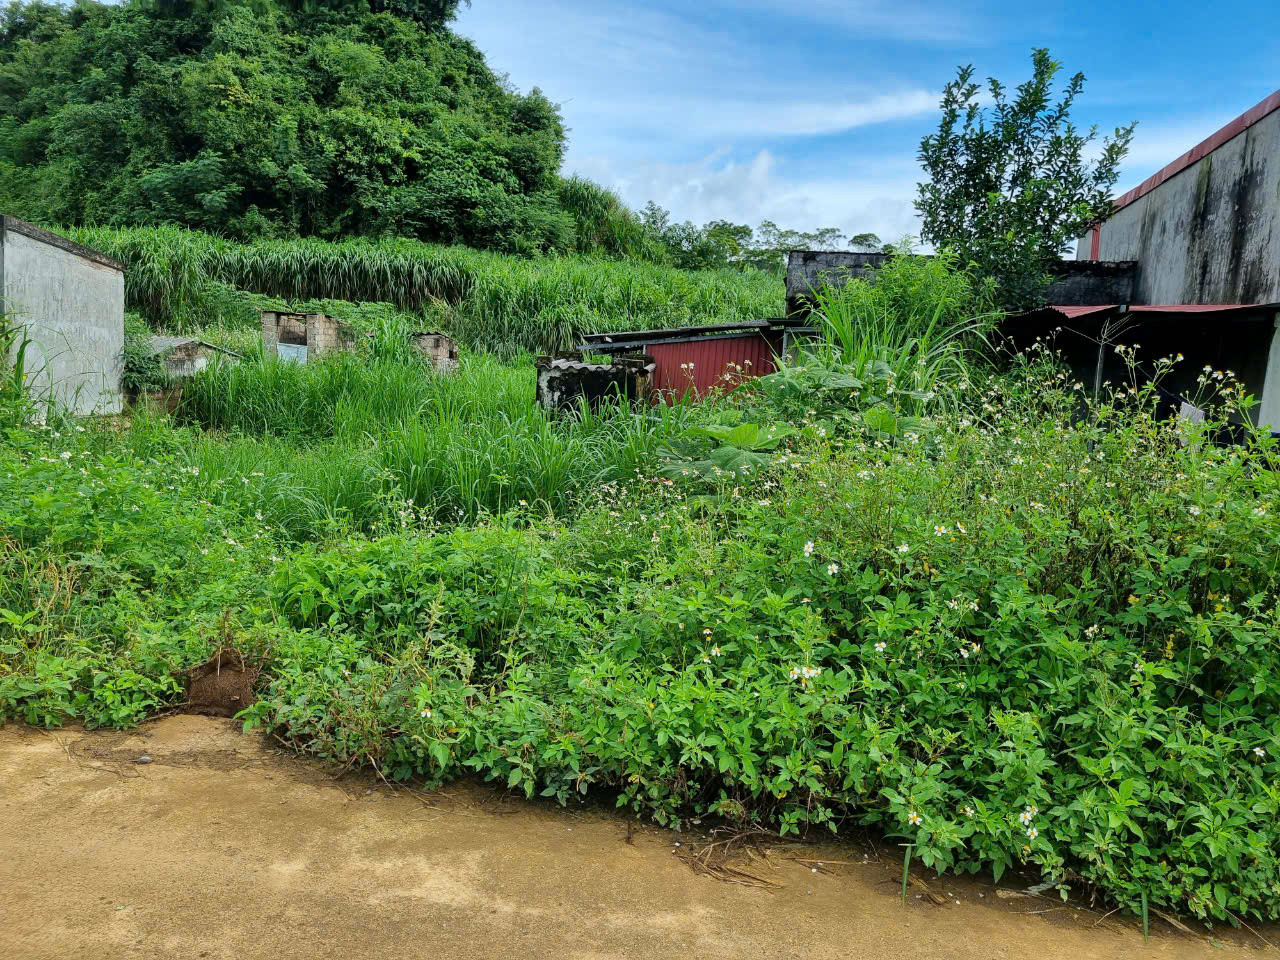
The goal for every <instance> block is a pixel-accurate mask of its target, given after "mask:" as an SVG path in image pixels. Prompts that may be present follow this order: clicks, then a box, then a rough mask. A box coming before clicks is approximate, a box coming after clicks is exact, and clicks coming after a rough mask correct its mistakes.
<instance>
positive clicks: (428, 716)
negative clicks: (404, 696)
mask: <svg viewBox="0 0 1280 960" xmlns="http://www.w3.org/2000/svg"><path fill="white" fill-rule="evenodd" d="M422 715H423V716H424V717H425V718H426V719H428V720H430V719H431V710H430V709H429V708H423V711H422Z"/></svg>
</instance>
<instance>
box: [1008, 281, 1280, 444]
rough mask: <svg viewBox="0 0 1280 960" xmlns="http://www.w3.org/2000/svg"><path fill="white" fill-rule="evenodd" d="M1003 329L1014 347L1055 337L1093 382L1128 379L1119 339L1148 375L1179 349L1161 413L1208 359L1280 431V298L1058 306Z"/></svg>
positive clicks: (1187, 393)
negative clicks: (1248, 395) (1235, 381)
mask: <svg viewBox="0 0 1280 960" xmlns="http://www.w3.org/2000/svg"><path fill="white" fill-rule="evenodd" d="M1000 332H1001V334H1002V335H1003V336H1004V337H1005V338H1006V339H1007V340H1008V341H1009V343H1010V344H1011V346H1012V347H1013V348H1015V349H1026V348H1027V347H1029V346H1031V344H1032V343H1034V342H1035V341H1036V340H1037V339H1048V338H1050V337H1052V338H1053V341H1054V346H1055V347H1056V348H1057V349H1058V350H1059V352H1060V353H1061V355H1062V357H1063V359H1064V360H1065V362H1066V363H1067V365H1068V366H1069V367H1070V368H1071V371H1072V373H1073V375H1074V376H1075V377H1076V378H1077V379H1079V380H1081V381H1082V382H1084V383H1085V384H1086V386H1088V387H1090V388H1093V387H1095V386H1096V385H1098V384H1101V383H1103V382H1105V381H1110V382H1111V383H1120V382H1124V381H1126V380H1127V379H1128V369H1127V366H1126V364H1125V361H1124V360H1123V359H1122V358H1121V357H1120V356H1119V355H1118V354H1117V353H1116V351H1115V347H1116V346H1117V345H1120V344H1123V345H1124V346H1126V347H1129V348H1131V349H1132V350H1133V353H1134V359H1135V360H1136V362H1137V363H1138V368H1139V370H1140V371H1145V372H1148V373H1149V372H1150V371H1151V370H1152V369H1153V364H1154V362H1155V361H1156V360H1158V359H1160V358H1162V357H1170V356H1176V355H1178V354H1182V355H1183V357H1184V360H1183V361H1182V362H1181V363H1179V364H1177V365H1176V366H1175V367H1174V369H1173V370H1172V371H1171V372H1170V374H1169V375H1168V377H1166V378H1165V379H1164V380H1163V381H1162V383H1161V384H1160V387H1161V391H1162V395H1163V396H1164V399H1165V404H1164V406H1165V412H1176V411H1177V409H1178V407H1179V405H1180V403H1181V402H1186V401H1187V400H1189V399H1190V397H1191V396H1192V395H1193V394H1194V393H1195V389H1196V379H1197V378H1198V377H1199V376H1200V374H1201V372H1202V371H1203V369H1204V367H1205V366H1206V365H1207V366H1210V367H1212V368H1213V369H1214V370H1222V371H1226V370H1231V371H1232V372H1233V373H1234V374H1235V376H1236V378H1237V379H1238V380H1240V381H1241V383H1242V384H1243V385H1244V388H1245V390H1246V391H1247V392H1248V393H1251V394H1252V395H1253V396H1254V397H1256V398H1258V399H1259V403H1258V405H1257V406H1256V407H1254V409H1253V412H1252V415H1253V421H1254V423H1255V424H1256V425H1258V426H1266V427H1270V428H1271V430H1272V431H1273V432H1280V303H1244V304H1231V303H1225V304H1214V303H1203V304H1152V305H1148V304H1109V305H1102V306H1094V307H1080V306H1066V305H1057V306H1049V307H1042V308H1040V309H1039V310H1030V311H1028V312H1026V313H1020V314H1015V315H1013V316H1010V317H1007V318H1006V319H1005V320H1004V322H1003V323H1002V324H1001V326H1000Z"/></svg>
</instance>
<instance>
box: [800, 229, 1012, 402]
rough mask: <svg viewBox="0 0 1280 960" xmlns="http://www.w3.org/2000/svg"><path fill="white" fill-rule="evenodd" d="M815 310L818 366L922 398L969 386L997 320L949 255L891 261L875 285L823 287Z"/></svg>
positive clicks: (984, 296) (983, 295)
mask: <svg viewBox="0 0 1280 960" xmlns="http://www.w3.org/2000/svg"><path fill="white" fill-rule="evenodd" d="M813 304H814V317H815V319H816V320H817V323H818V326H819V328H820V329H821V331H822V334H823V336H822V339H821V341H820V342H819V344H818V346H817V348H816V351H815V353H816V355H817V357H818V358H820V359H821V360H822V361H823V362H825V363H827V364H829V365H839V366H841V367H842V368H843V369H844V370H846V371H847V372H849V373H851V374H852V375H853V376H855V377H858V378H859V379H872V378H876V379H879V378H888V379H890V380H891V381H892V382H894V383H896V384H897V385H898V386H899V387H901V388H903V389H911V390H915V391H925V392H931V391H935V390H937V389H939V388H941V387H945V386H947V385H959V384H963V383H965V382H967V380H968V372H969V369H970V367H971V364H972V362H973V361H974V359H976V357H977V356H978V355H980V354H982V353H983V352H985V350H986V348H987V333H988V332H989V331H990V330H991V329H992V327H993V325H994V322H995V320H996V317H997V315H996V314H995V313H994V312H993V311H992V309H991V305H990V302H989V298H988V296H987V292H986V291H985V289H984V288H982V287H980V286H977V285H975V284H974V283H973V282H972V280H971V279H970V278H969V276H968V275H967V274H966V273H965V272H964V271H963V270H961V269H959V268H958V266H957V264H956V262H955V258H954V257H953V256H952V255H950V254H947V253H942V254H939V255H937V256H935V257H931V258H924V257H897V258H894V259H893V260H892V261H890V262H889V263H888V264H887V265H886V266H884V267H883V268H881V269H880V271H879V272H878V274H877V276H876V278H875V280H874V282H872V281H867V280H863V279H849V280H848V282H847V283H845V284H843V285H842V286H837V285H835V284H832V283H829V282H828V283H825V284H824V285H823V286H822V287H821V288H820V289H818V290H816V291H814V294H813Z"/></svg>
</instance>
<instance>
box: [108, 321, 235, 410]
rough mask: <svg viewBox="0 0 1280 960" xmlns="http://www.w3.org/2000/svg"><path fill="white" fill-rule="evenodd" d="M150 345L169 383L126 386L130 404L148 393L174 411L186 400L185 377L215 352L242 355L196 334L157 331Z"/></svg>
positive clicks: (203, 365) (157, 403) (134, 403)
mask: <svg viewBox="0 0 1280 960" xmlns="http://www.w3.org/2000/svg"><path fill="white" fill-rule="evenodd" d="M147 346H148V348H149V349H150V352H151V355H152V356H154V357H155V358H156V359H158V360H159V361H160V364H161V365H162V366H163V367H164V372H165V376H166V377H167V378H168V380H169V383H168V384H166V385H164V386H157V387H152V388H150V389H145V390H142V389H138V388H126V389H125V399H126V400H127V401H128V403H129V405H130V406H136V405H137V404H138V403H139V401H141V400H142V399H143V398H144V397H145V398H146V399H147V400H148V401H150V402H151V403H152V404H153V405H155V406H157V407H160V408H162V409H164V410H166V411H168V412H170V413H172V412H173V411H174V410H176V409H177V408H178V404H179V402H181V400H182V381H183V380H184V379H186V378H187V377H190V376H192V375H193V374H196V373H199V372H200V371H201V370H203V369H204V368H205V367H207V366H208V365H209V361H210V359H212V358H213V357H214V356H215V355H219V356H223V357H226V358H227V359H229V360H239V359H241V357H240V354H238V353H233V352H232V351H230V350H226V349H223V348H222V347H218V346H215V345H214V344H212V343H206V342H205V341H203V340H197V339H195V338H194V337H166V336H160V335H157V336H154V337H152V338H151V339H150V340H149V341H147Z"/></svg>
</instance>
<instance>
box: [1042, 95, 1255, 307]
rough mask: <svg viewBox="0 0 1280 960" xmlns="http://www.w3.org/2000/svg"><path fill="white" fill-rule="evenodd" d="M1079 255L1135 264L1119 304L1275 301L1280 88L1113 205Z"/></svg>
mask: <svg viewBox="0 0 1280 960" xmlns="http://www.w3.org/2000/svg"><path fill="white" fill-rule="evenodd" d="M1076 258H1077V259H1078V260H1081V261H1088V260H1135V261H1137V263H1138V269H1137V275H1136V278H1135V287H1134V291H1133V295H1132V296H1130V297H1127V298H1124V299H1119V298H1117V299H1116V300H1115V301H1113V302H1116V303H1144V304H1163V303H1172V304H1186V303H1201V304H1202V303H1269V302H1273V301H1280V90H1277V91H1276V92H1275V93H1273V94H1272V95H1271V96H1269V97H1267V98H1266V99H1265V100H1263V101H1262V102H1261V103H1259V104H1257V105H1256V106H1255V107H1253V108H1252V109H1250V110H1248V111H1246V112H1245V113H1243V114H1241V115H1240V116H1239V117H1237V118H1236V119H1235V120H1232V121H1231V122H1230V123H1228V124H1227V125H1226V126H1225V127H1223V128H1222V129H1221V130H1219V131H1218V132H1217V133H1215V134H1213V136H1211V137H1209V138H1208V139H1207V140H1205V141H1204V142H1202V143H1200V144H1197V145H1196V146H1195V147H1193V148H1192V149H1190V150H1188V151H1187V152H1186V153H1184V154H1183V155H1182V156H1180V157H1178V158H1177V159H1176V160H1174V161H1173V162H1172V163H1170V164H1169V165H1168V166H1166V167H1165V168H1164V169H1162V170H1160V171H1159V172H1158V173H1156V174H1154V175H1153V176H1151V177H1149V178H1148V179H1147V180H1145V181H1143V182H1142V183H1140V184H1139V185H1138V186H1136V187H1134V188H1133V189H1132V190H1130V191H1129V192H1128V193H1126V194H1125V195H1124V196H1122V197H1120V198H1119V199H1118V200H1116V202H1115V209H1114V210H1113V212H1112V214H1111V216H1110V217H1108V218H1107V219H1106V220H1104V221H1103V222H1102V223H1100V224H1098V225H1097V226H1096V227H1094V229H1093V230H1092V231H1091V232H1090V233H1088V234H1087V235H1085V236H1083V237H1081V238H1080V241H1079V244H1078V246H1077V249H1076ZM1051 302H1057V301H1052V300H1051Z"/></svg>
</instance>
